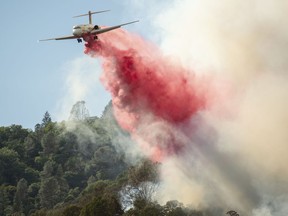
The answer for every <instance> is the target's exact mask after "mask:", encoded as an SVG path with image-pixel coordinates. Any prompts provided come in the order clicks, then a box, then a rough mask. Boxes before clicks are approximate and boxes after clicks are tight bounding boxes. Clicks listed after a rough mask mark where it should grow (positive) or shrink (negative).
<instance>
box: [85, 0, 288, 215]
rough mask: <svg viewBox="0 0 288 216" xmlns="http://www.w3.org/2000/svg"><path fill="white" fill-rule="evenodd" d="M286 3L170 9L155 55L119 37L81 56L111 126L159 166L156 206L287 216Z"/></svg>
mask: <svg viewBox="0 0 288 216" xmlns="http://www.w3.org/2000/svg"><path fill="white" fill-rule="evenodd" d="M287 4H288V3H286V1H284V0H280V1H277V2H275V1H274V2H271V1H268V0H264V1H258V0H252V1H249V2H248V1H240V0H236V1H228V0H222V1H221V2H219V1H218V2H214V1H212V0H201V1H189V0H182V1H177V0H175V1H173V2H172V3H171V7H170V8H171V9H169V10H165V11H163V13H160V15H157V16H156V17H155V20H156V25H159V26H161V28H162V31H161V32H163V36H162V43H161V49H162V50H160V49H158V48H157V47H155V46H154V45H153V44H151V43H149V42H147V41H144V40H143V39H141V38H140V37H138V36H135V35H132V34H129V33H127V32H125V31H123V30H117V31H113V32H110V33H107V34H103V35H101V37H100V41H98V42H95V43H92V44H89V45H88V47H86V49H85V52H86V53H87V54H89V55H91V56H93V57H100V58H101V59H102V62H103V74H102V77H101V80H102V82H103V84H104V86H105V87H106V89H107V90H109V91H110V93H111V95H112V99H113V105H114V108H115V116H116V118H117V120H118V122H119V124H120V125H121V126H122V127H123V128H124V129H126V130H128V131H129V132H130V133H131V134H132V136H133V137H134V139H135V140H137V142H138V144H139V145H140V146H141V148H142V149H143V151H144V152H145V154H146V155H147V156H149V157H151V158H152V159H154V160H161V162H162V164H163V166H162V173H161V175H162V179H163V184H162V187H161V190H160V191H159V196H158V201H160V202H165V201H167V200H170V199H178V200H179V201H182V202H184V203H186V204H192V206H193V207H194V208H207V207H215V208H221V209H223V211H224V212H225V211H228V210H235V211H237V212H238V213H239V214H240V215H242V214H243V215H254V216H258V215H276V216H282V215H286V214H287V211H288V210H287V207H286V203H287V202H288V196H287V192H288V191H287V190H288V189H287V183H288V181H287V179H288V178H287V177H288V171H287V167H286V166H287V162H288V159H287V157H286V155H287V153H288V146H287V143H288V135H287V134H288V133H287V128H288V127H287V126H288V113H287V105H288V104H287V103H288V102H287V101H288V89H287V88H288V87H287V81H288V77H287V72H288V70H287V69H288V65H287V56H288V49H287V48H288V37H287V36H288V35H287V33H288V31H287V30H286V29H287V28H286V26H287V22H288V21H287V20H288V15H287V13H286V11H285V8H287V6H288V5H287ZM162 51H163V52H162ZM163 53H165V54H166V55H164V54H163ZM172 56H174V57H173V58H172Z"/></svg>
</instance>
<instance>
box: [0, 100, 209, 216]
mask: <svg viewBox="0 0 288 216" xmlns="http://www.w3.org/2000/svg"><path fill="white" fill-rule="evenodd" d="M119 134H121V135H122V136H121V137H122V138H123V137H124V139H118V138H119ZM123 134H124V135H123ZM123 140H124V141H130V140H129V136H128V135H127V134H125V133H124V132H123V131H122V130H121V128H119V126H118V125H117V123H116V120H115V118H114V116H113V110H112V106H111V104H110V105H109V106H107V107H106V109H105V111H104V112H103V115H102V117H101V118H98V117H95V118H85V119H83V120H77V121H68V122H62V123H56V122H52V119H51V116H50V114H49V113H48V112H46V113H45V114H44V117H43V119H42V122H41V124H37V125H35V130H34V131H32V130H28V129H24V128H22V126H20V125H11V126H9V127H0V216H6V215H32V216H54V215H57V216H59V215H63V216H66V215H67V216H68V215H69V216H74V215H75V216H76V215H82V216H83V215H85V216H86V215H87V216H90V215H93V216H94V215H101V216H102V215H108V216H109V215H113V216H114V215H131V216H132V215H135V216H136V215H140V216H142V215H143V216H144V215H150V216H151V215H152V216H153V215H157V216H162V215H163V216H164V215H167V216H174V215H175V216H176V215H177V216H178V215H179V216H182V215H183V216H184V215H187V216H190V215H191V216H196V215H197V216H201V215H202V214H201V212H197V211H192V210H189V209H187V208H185V207H184V206H183V205H182V204H181V203H179V202H177V201H170V202H167V204H166V205H165V206H161V205H159V204H157V203H155V202H153V195H154V193H155V191H156V189H157V186H158V183H159V164H157V163H153V162H151V161H149V160H144V159H143V160H142V161H140V162H139V163H138V164H136V165H134V166H129V165H128V164H127V163H126V162H125V161H126V159H125V154H124V153H125V150H124V151H123V150H122V151H121V150H119V148H118V147H119V145H120V144H122V143H121V142H123ZM116 148H117V149H116ZM128 207H129V208H131V207H132V208H131V209H130V210H128V211H126V212H124V210H123V209H125V208H126V209H127V208H128ZM208 215H209V214H208Z"/></svg>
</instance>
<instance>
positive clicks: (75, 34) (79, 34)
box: [73, 29, 81, 36]
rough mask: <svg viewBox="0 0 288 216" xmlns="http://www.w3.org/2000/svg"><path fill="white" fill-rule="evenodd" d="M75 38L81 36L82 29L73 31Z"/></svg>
mask: <svg viewBox="0 0 288 216" xmlns="http://www.w3.org/2000/svg"><path fill="white" fill-rule="evenodd" d="M73 35H74V36H81V29H73Z"/></svg>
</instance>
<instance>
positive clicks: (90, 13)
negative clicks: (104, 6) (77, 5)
mask: <svg viewBox="0 0 288 216" xmlns="http://www.w3.org/2000/svg"><path fill="white" fill-rule="evenodd" d="M107 11H110V10H103V11H95V12H90V11H89V13H87V14H81V15H78V16H73V18H76V17H82V16H89V15H92V14H97V13H104V12H107Z"/></svg>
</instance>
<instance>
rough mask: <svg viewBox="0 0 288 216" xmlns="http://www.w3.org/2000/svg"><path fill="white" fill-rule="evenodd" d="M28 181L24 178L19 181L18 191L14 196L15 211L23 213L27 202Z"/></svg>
mask: <svg viewBox="0 0 288 216" xmlns="http://www.w3.org/2000/svg"><path fill="white" fill-rule="evenodd" d="M27 191H28V186H27V181H26V180H25V179H24V178H22V179H20V180H19V181H18V183H17V191H16V193H15V196H14V206H13V207H14V212H19V213H23V211H24V207H25V204H26V203H27Z"/></svg>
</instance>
